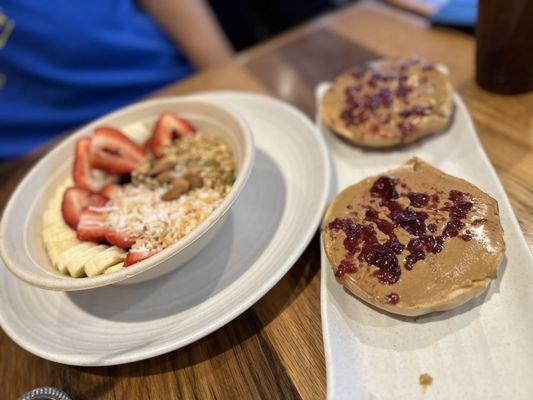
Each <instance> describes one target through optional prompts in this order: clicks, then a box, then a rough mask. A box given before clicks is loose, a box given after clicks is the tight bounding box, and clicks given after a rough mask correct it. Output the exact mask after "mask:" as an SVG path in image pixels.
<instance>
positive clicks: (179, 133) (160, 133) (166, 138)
mask: <svg viewBox="0 0 533 400" xmlns="http://www.w3.org/2000/svg"><path fill="white" fill-rule="evenodd" d="M195 131H196V128H195V127H194V126H192V125H191V124H190V123H189V122H187V121H186V120H184V119H183V118H180V117H178V116H177V115H176V114H173V113H171V112H166V113H163V114H161V116H160V117H159V119H158V120H157V123H156V124H155V128H154V131H153V133H152V136H151V137H150V139H148V141H147V142H146V143H145V146H146V147H148V148H149V149H150V150H151V151H152V154H153V155H155V156H156V157H161V156H162V155H163V148H164V147H165V146H166V145H167V144H168V143H170V142H171V141H172V140H173V139H175V138H176V137H184V136H187V135H191V134H193V133H194V132H195Z"/></svg>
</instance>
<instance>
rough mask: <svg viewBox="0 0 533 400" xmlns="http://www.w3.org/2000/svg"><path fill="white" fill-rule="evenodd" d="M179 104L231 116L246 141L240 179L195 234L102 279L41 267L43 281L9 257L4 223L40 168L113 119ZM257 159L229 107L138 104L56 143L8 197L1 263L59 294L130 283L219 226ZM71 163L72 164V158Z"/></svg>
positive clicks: (171, 101)
mask: <svg viewBox="0 0 533 400" xmlns="http://www.w3.org/2000/svg"><path fill="white" fill-rule="evenodd" d="M180 103H181V104H184V103H186V104H191V103H194V104H201V105H202V106H208V107H210V108H212V109H217V110H218V111H219V112H223V113H225V114H226V115H229V116H230V117H231V118H233V119H234V120H235V122H236V123H237V124H238V125H239V127H240V130H241V132H242V134H243V138H244V146H243V161H242V168H241V170H240V171H239V174H238V175H237V178H236V180H235V182H234V184H233V186H232V188H231V190H230V192H229V193H228V195H227V196H226V197H225V198H224V199H223V200H222V203H221V204H220V205H219V206H218V207H217V208H215V210H214V211H213V212H212V213H211V214H209V216H208V217H207V218H206V219H205V220H203V221H202V222H201V223H200V224H199V225H198V226H197V227H196V228H195V229H194V230H193V231H192V232H190V233H189V234H187V235H185V236H184V237H183V238H181V239H180V240H178V241H177V242H175V243H173V244H171V245H170V246H168V247H166V248H165V249H163V250H162V251H160V252H159V253H156V254H154V255H153V256H151V257H150V258H147V259H145V260H143V261H140V262H138V263H136V264H134V265H132V266H129V267H127V268H124V269H123V270H121V271H117V272H114V273H112V274H100V275H96V276H92V277H82V278H73V277H70V276H67V275H64V276H61V275H54V274H53V273H51V272H48V271H47V269H46V268H44V267H42V266H41V265H39V267H41V268H42V269H43V270H44V271H45V272H47V273H48V275H49V276H46V277H44V276H40V275H36V274H34V273H32V272H28V271H26V270H25V269H24V267H21V266H20V265H18V264H17V263H16V262H15V261H14V260H13V259H12V258H11V257H10V254H9V252H8V251H7V250H6V248H5V238H6V236H7V235H6V231H7V225H6V222H5V221H6V216H7V215H9V214H10V213H12V212H13V211H14V210H15V209H16V203H15V198H16V197H17V196H18V195H19V193H20V191H21V190H22V188H23V187H24V186H25V185H26V184H27V182H28V180H30V178H31V177H32V176H33V175H34V174H35V173H36V172H37V171H38V170H39V169H40V168H42V167H43V165H44V164H45V163H46V162H47V160H48V159H50V158H52V157H53V156H54V155H55V154H56V153H57V152H60V151H61V149H62V147H64V146H68V144H69V143H70V142H71V141H72V142H73V141H75V140H77V139H78V137H79V136H82V135H83V133H82V131H86V130H92V129H94V128H95V127H96V126H98V125H100V124H104V123H106V121H107V120H109V119H110V118H114V117H118V116H121V115H123V114H128V113H132V112H133V113H134V112H135V111H137V110H139V109H142V108H144V107H149V106H154V105H155V106H157V105H168V106H169V107H170V106H175V105H179V104H180ZM161 112H162V111H161ZM254 159H255V143H254V138H253V135H252V132H251V129H250V127H249V124H248V123H247V122H246V120H245V119H244V118H243V117H242V116H241V115H240V114H239V113H238V112H236V111H234V110H230V109H228V108H226V107H223V106H220V105H219V104H216V103H215V102H211V101H206V100H197V99H192V98H188V97H181V96H178V97H162V98H157V99H150V100H145V101H141V102H137V103H135V104H132V105H130V106H126V107H123V108H120V109H118V110H116V111H113V112H111V113H108V114H106V115H104V116H102V117H100V118H98V119H95V120H93V121H91V122H89V123H87V124H85V125H83V126H81V127H79V128H77V129H76V130H75V131H74V132H72V133H71V134H69V135H68V136H67V137H65V138H64V139H62V140H61V141H60V142H58V143H56V144H55V145H54V146H53V147H52V149H51V150H50V151H49V152H48V154H46V155H45V156H44V157H42V158H41V159H40V160H39V161H38V162H37V163H36V164H35V165H34V166H33V167H32V168H31V169H30V170H29V171H28V172H27V173H26V175H25V176H24V178H23V179H22V180H21V181H20V182H19V183H18V184H17V186H16V188H15V190H14V191H13V192H12V194H11V195H10V197H9V200H8V202H7V203H6V206H5V208H4V211H3V213H2V217H1V218H0V258H2V260H3V261H4V264H5V265H6V267H7V269H8V270H9V271H11V273H13V274H14V275H15V276H16V277H18V278H19V279H21V280H23V281H24V282H26V283H29V284H30V285H33V286H36V287H39V288H42V289H48V290H57V291H75V290H87V289H93V288H97V287H102V286H107V285H110V284H113V283H118V282H121V281H124V280H127V279H129V278H131V277H133V276H136V275H139V274H142V273H143V272H146V271H148V270H150V269H152V268H155V267H157V266H158V265H159V264H161V263H163V262H165V261H166V260H168V259H170V258H171V257H173V256H175V255H176V254H178V253H179V252H181V251H182V250H184V249H185V248H187V247H189V246H190V245H192V244H193V243H194V242H196V241H197V240H198V239H200V237H202V236H203V235H204V234H205V233H207V232H208V231H209V229H211V228H213V227H214V225H216V223H217V222H218V221H219V220H220V219H221V218H223V217H224V216H225V215H226V213H227V212H228V211H229V209H230V208H231V206H232V204H233V203H234V202H235V200H236V199H237V197H238V196H239V194H240V193H241V191H242V189H243V188H244V186H245V184H246V181H247V180H248V178H249V176H250V173H251V170H252V167H253V163H254ZM68 162H72V158H69V159H68ZM21 251H22V250H21ZM141 283H142V282H141Z"/></svg>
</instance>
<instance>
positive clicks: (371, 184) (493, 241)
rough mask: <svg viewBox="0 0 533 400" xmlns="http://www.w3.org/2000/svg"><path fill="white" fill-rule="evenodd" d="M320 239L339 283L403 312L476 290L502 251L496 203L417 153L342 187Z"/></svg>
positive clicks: (449, 303)
mask: <svg viewBox="0 0 533 400" xmlns="http://www.w3.org/2000/svg"><path fill="white" fill-rule="evenodd" d="M322 236H323V244H324V249H325V252H326V255H327V258H328V261H329V263H330V265H331V268H332V270H333V273H334V274H335V278H336V279H337V281H338V282H339V283H340V284H342V285H343V286H344V287H345V288H346V289H347V290H348V291H350V292H351V293H353V294H354V295H356V296H357V297H359V298H361V299H362V300H364V301H366V302H368V303H370V304H372V305H374V306H376V307H378V308H381V309H383V310H386V311H389V312H391V313H395V314H401V315H408V316H416V315H422V314H427V313H430V312H433V311H444V310H449V309H452V308H455V307H457V306H459V305H461V304H463V303H465V302H467V301H468V300H470V299H472V298H474V297H476V296H478V295H480V294H481V293H482V292H483V291H485V289H486V288H487V287H488V285H489V283H490V282H491V281H492V280H493V279H495V278H496V276H497V271H498V267H499V265H500V263H501V259H502V256H503V254H504V251H505V243H504V240H503V229H502V226H501V224H500V218H499V212H498V203H497V201H496V200H495V199H493V198H492V197H490V196H489V195H488V194H486V193H484V192H483V191H481V190H480V189H478V188H477V187H476V186H474V185H473V184H471V183H469V182H467V181H465V180H463V179H459V178H456V177H453V176H450V175H447V174H445V173H444V172H442V171H440V170H438V169H437V168H434V167H432V166H431V165H429V164H428V163H426V162H424V161H422V160H420V159H418V158H413V159H411V160H409V161H408V162H407V163H405V164H404V165H402V166H400V167H399V168H396V169H393V170H390V171H388V172H386V173H384V174H382V175H379V176H373V177H370V178H367V179H365V180H363V181H361V182H359V183H357V184H355V185H353V186H350V187H348V188H347V189H345V190H344V191H342V192H341V193H340V194H339V195H338V196H337V197H336V198H335V199H334V200H333V202H332V203H331V205H330V206H329V208H328V210H327V212H326V215H325V218H324V221H323V225H322Z"/></svg>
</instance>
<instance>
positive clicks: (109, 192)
mask: <svg viewBox="0 0 533 400" xmlns="http://www.w3.org/2000/svg"><path fill="white" fill-rule="evenodd" d="M119 190H120V186H119V185H117V184H116V183H108V184H107V185H105V186H104V187H103V188H102V190H100V194H101V195H103V196H106V197H108V198H112V197H114V196H115V195H116V194H117V193H118V191H119Z"/></svg>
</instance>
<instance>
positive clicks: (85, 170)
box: [72, 138, 98, 191]
mask: <svg viewBox="0 0 533 400" xmlns="http://www.w3.org/2000/svg"><path fill="white" fill-rule="evenodd" d="M90 147H91V139H88V138H83V139H80V140H78V141H77V142H76V152H75V156H74V157H75V158H74V167H73V168H72V179H73V180H74V184H75V185H76V186H77V187H79V188H82V189H87V190H90V191H96V186H97V185H98V184H97V182H95V180H94V179H93V178H92V177H91V164H90V160H89V149H90Z"/></svg>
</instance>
